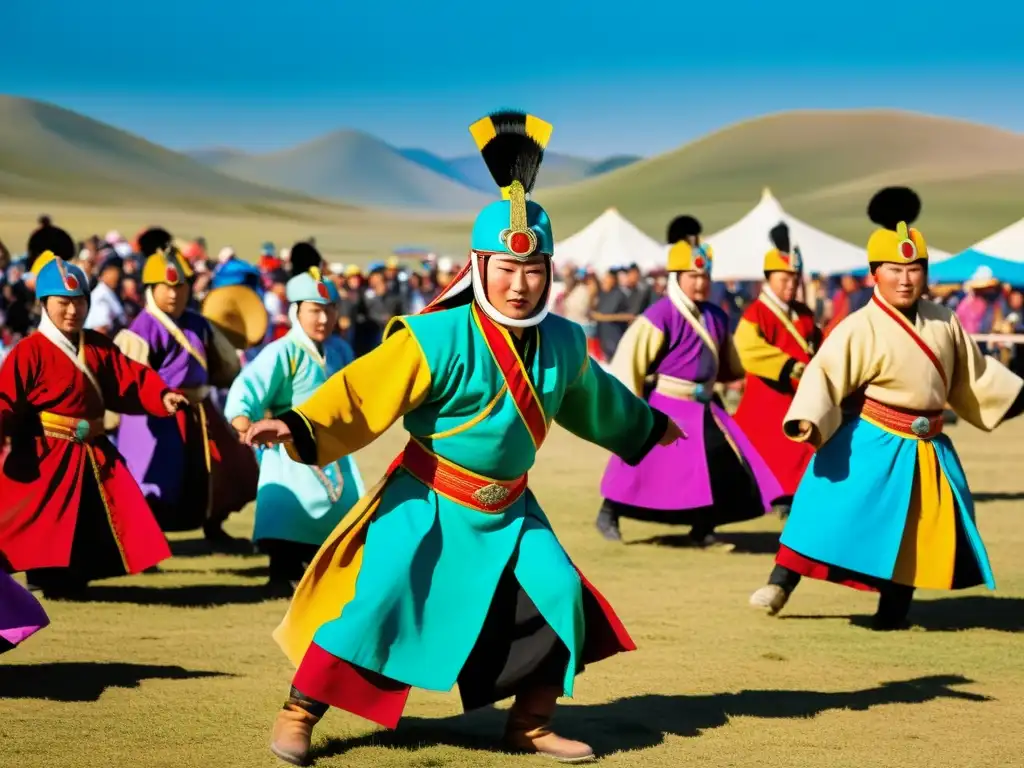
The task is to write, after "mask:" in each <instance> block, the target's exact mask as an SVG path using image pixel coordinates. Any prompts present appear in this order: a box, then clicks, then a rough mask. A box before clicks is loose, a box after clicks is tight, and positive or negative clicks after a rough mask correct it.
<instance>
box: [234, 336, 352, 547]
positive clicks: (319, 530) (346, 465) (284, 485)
mask: <svg viewBox="0 0 1024 768" xmlns="http://www.w3.org/2000/svg"><path fill="white" fill-rule="evenodd" d="M323 350H324V351H323V354H321V352H320V350H318V349H317V347H316V345H315V344H314V343H313V342H312V341H311V340H310V338H309V337H308V336H307V335H306V334H305V332H304V331H303V330H302V328H301V327H300V326H299V325H297V324H296V325H294V326H293V327H292V329H291V330H290V331H288V333H287V334H286V335H285V336H284V337H282V338H280V339H278V340H277V341H275V342H273V343H271V344H268V345H267V346H266V347H265V348H264V349H263V350H262V351H261V352H260V353H259V355H257V356H256V358H255V359H254V360H253V361H252V362H251V363H249V364H248V365H247V366H245V367H244V368H243V369H242V372H241V374H240V375H239V376H238V378H236V379H235V381H234V383H233V384H232V385H231V389H230V391H229V392H228V398H227V402H226V403H225V406H224V415H225V416H226V417H227V419H228V420H229V421H230V420H232V419H235V418H236V417H238V416H245V417H246V418H248V419H250V420H251V421H257V420H259V419H262V418H264V416H265V414H267V413H268V412H269V413H270V414H273V415H277V414H280V413H282V412H284V411H288V410H290V409H291V408H294V407H295V406H297V405H301V404H302V403H303V402H305V401H306V400H308V399H309V397H310V396H311V395H312V394H313V393H314V392H315V391H316V390H317V388H318V387H320V385H322V384H323V383H324V382H325V381H327V379H328V378H329V377H330V376H332V375H333V374H334V373H336V372H337V371H339V370H341V369H342V368H344V367H345V366H346V365H347V364H348V363H350V362H352V350H351V348H350V347H349V346H348V345H347V344H344V343H343V344H340V345H338V344H325V345H324V348H323ZM257 456H258V458H259V462H260V480H259V487H258V489H257V492H256V525H255V529H254V531H253V541H257V542H258V541H261V540H267V539H282V540H284V541H293V542H298V543H300V544H311V545H313V546H317V547H319V546H320V545H321V544H323V543H324V540H325V539H326V538H327V537H328V536H329V535H330V533H331V531H333V530H334V528H335V526H337V524H338V522H339V521H340V520H341V519H342V517H344V516H345V513H346V512H348V510H349V509H350V508H351V507H352V505H353V504H355V502H356V501H358V500H359V498H360V497H361V496H362V495H363V494H364V493H365V492H366V489H365V488H364V486H363V480H362V477H360V475H359V469H358V468H357V467H356V463H355V461H354V460H353V458H352V457H351V456H344V457H342V458H339V459H338V460H337V461H332V462H330V463H329V464H327V465H326V466H324V467H311V466H308V465H306V464H301V463H299V462H296V461H293V460H292V459H291V458H290V457H289V456H288V453H287V452H286V451H285V449H284V446H280V445H278V446H274V447H272V448H264V449H259V450H258V451H257Z"/></svg>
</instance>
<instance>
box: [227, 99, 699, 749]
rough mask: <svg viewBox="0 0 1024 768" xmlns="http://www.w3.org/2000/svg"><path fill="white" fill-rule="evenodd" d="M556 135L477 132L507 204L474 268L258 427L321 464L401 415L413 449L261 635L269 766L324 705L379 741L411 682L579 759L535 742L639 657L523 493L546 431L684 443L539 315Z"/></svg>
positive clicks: (541, 129)
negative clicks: (285, 682) (600, 680)
mask: <svg viewBox="0 0 1024 768" xmlns="http://www.w3.org/2000/svg"><path fill="white" fill-rule="evenodd" d="M550 130H551V126H549V125H547V124H546V123H544V122H543V121H540V120H538V119H537V118H534V117H532V116H527V115H523V114H520V113H500V114H497V115H492V116H491V117H489V118H485V119H484V120H482V121H479V122H478V123H477V124H475V125H474V126H473V128H471V131H472V133H473V135H474V138H476V140H477V142H478V146H480V147H481V149H482V152H483V154H484V159H485V161H486V162H487V165H488V167H489V168H490V169H491V172H492V174H494V175H495V180H496V181H498V183H499V186H501V187H502V188H503V191H504V192H505V193H506V194H505V196H506V198H507V199H506V200H502V201H498V202H495V203H493V204H491V205H490V206H488V207H487V208H485V209H484V210H483V211H482V212H481V214H480V215H479V217H478V218H477V222H476V225H475V227H474V231H473V235H472V242H471V247H472V253H471V256H470V260H469V263H468V264H467V265H466V267H465V268H464V269H463V270H462V272H461V274H460V275H459V276H458V277H457V278H456V279H455V280H454V281H453V282H452V283H451V284H450V286H449V287H448V288H447V289H446V291H445V292H444V293H442V294H441V296H440V297H439V298H438V299H437V300H435V302H434V303H432V304H431V305H430V306H428V307H427V308H426V309H425V310H424V312H423V313H421V314H419V315H416V316H413V317H406V318H401V319H399V320H398V321H395V322H393V323H392V324H391V326H390V327H389V328H388V329H387V331H386V332H385V340H384V342H383V343H382V345H381V346H380V347H378V348H377V349H376V350H374V351H372V352H370V353H369V354H367V355H365V356H363V357H361V358H359V359H357V360H356V361H355V362H353V363H352V364H351V365H349V366H348V367H346V368H345V369H344V370H342V371H341V372H339V373H338V374H336V375H335V376H333V377H332V378H331V379H330V381H328V382H327V383H326V384H325V385H324V386H323V387H322V388H321V389H320V391H318V392H317V393H316V394H315V395H314V396H313V397H312V398H311V399H310V400H309V401H307V402H306V403H304V404H302V405H300V406H298V407H297V408H295V409H293V410H292V411H290V412H288V413H285V414H282V415H281V416H280V417H279V418H278V419H274V420H267V421H264V422H260V423H258V424H254V425H253V426H252V427H251V428H250V430H249V431H248V432H247V434H246V436H245V438H244V439H245V440H246V441H247V442H250V443H253V444H260V443H276V442H286V444H287V447H288V451H289V455H291V456H292V457H293V458H298V459H300V460H302V461H304V462H306V463H309V464H324V463H326V462H329V461H332V460H334V459H335V458H337V457H339V456H343V455H347V454H351V453H352V452H353V451H356V450H358V449H360V448H361V447H363V446H365V445H367V444H368V443H370V442H371V441H373V440H374V439H376V438H377V437H379V436H380V435H381V434H383V433H384V432H385V431H386V430H388V429H389V428H390V427H391V426H392V424H394V423H395V422H396V421H397V420H398V419H403V423H404V426H405V428H406V429H407V430H408V432H409V433H410V436H411V437H410V440H409V442H408V444H407V445H406V448H405V450H404V451H403V453H402V454H401V455H400V456H399V457H398V458H397V459H396V460H395V461H394V462H393V463H392V465H391V468H390V469H389V470H388V472H387V473H386V475H385V477H384V478H383V479H382V480H381V481H380V482H379V483H378V484H377V485H376V486H375V487H374V488H373V489H371V490H370V491H368V493H367V495H366V496H365V497H364V498H363V499H362V500H361V501H360V502H359V503H358V504H357V505H356V506H355V507H354V508H353V509H352V511H351V512H350V514H349V515H348V516H347V517H346V519H345V520H343V521H342V523H341V524H340V525H339V526H338V529H337V530H336V531H335V532H334V533H333V534H332V535H331V537H330V539H329V540H328V541H327V542H326V543H325V544H324V547H323V548H322V549H321V550H320V552H319V553H318V555H317V557H316V559H315V560H314V562H313V563H312V564H311V566H310V568H309V569H308V570H307V572H306V575H305V576H304V577H303V580H302V582H301V583H300V584H299V587H298V589H297V590H296V593H295V597H294V598H293V600H292V604H291V607H290V608H289V611H288V614H287V615H286V617H285V619H284V621H283V622H282V624H281V627H279V629H278V631H277V632H276V633H275V638H276V639H277V641H278V642H279V643H280V645H281V646H282V648H283V649H284V650H285V652H286V653H287V654H288V656H289V658H291V659H292V661H293V662H295V663H296V664H298V665H299V669H298V672H297V674H296V676H295V678H294V680H293V687H292V691H291V695H290V697H289V700H288V701H287V702H286V704H285V707H284V708H283V709H282V710H281V712H280V713H279V714H278V718H277V721H276V723H275V728H274V734H273V737H272V742H271V744H272V745H271V749H272V750H273V751H274V752H275V754H277V755H278V756H279V757H281V758H282V759H284V760H287V761H289V762H292V763H296V764H303V763H304V762H305V761H306V760H308V757H309V744H310V737H311V733H312V728H313V725H314V724H315V723H316V722H317V721H318V720H319V718H320V716H321V715H322V714H323V712H324V711H325V710H326V707H327V705H333V706H337V707H339V708H343V709H346V710H348V711H350V712H353V713H355V714H358V715H360V716H362V717H365V718H368V719H370V720H373V721H374V722H377V723H380V724H382V725H385V726H387V727H394V726H395V725H396V724H397V723H398V720H399V719H400V717H401V715H402V711H403V709H404V706H405V702H406V699H407V697H408V694H409V690H410V688H412V687H419V688H425V689H429V690H437V691H446V690H449V689H451V688H452V687H453V686H454V685H455V684H456V683H457V684H458V686H459V693H460V695H461V698H462V702H463V706H464V707H465V708H466V709H473V708H476V707H480V706H484V705H487V704H490V703H492V702H495V701H498V700H501V699H504V698H506V697H511V696H514V697H515V703H514V704H513V706H512V709H511V711H510V715H509V720H508V724H507V726H506V733H505V737H506V745H507V746H508V747H511V748H513V749H516V750H524V751H529V752H540V753H543V754H546V755H548V756H550V757H554V758H556V759H559V760H563V761H567V762H579V761H582V760H587V759H592V758H593V755H594V753H593V750H592V749H591V748H590V747H589V746H588V745H586V744H584V743H582V742H577V741H571V740H569V739H565V738H562V737H561V736H559V735H557V734H555V733H553V732H552V731H551V730H550V728H549V727H548V723H549V720H550V717H551V715H552V713H553V711H554V708H555V704H556V701H557V699H558V697H559V696H561V695H567V696H571V695H572V694H573V690H574V681H575V678H576V675H577V674H578V673H579V672H580V671H581V669H582V668H583V665H584V664H590V663H593V662H596V661H599V660H601V659H603V658H606V657H608V656H611V655H612V654H615V653H618V652H620V651H629V650H633V648H634V647H635V646H634V644H633V642H632V640H631V639H630V638H629V635H628V633H627V632H626V630H625V629H624V627H623V626H622V623H621V622H620V621H619V620H618V618H617V617H616V616H615V613H614V611H613V610H612V609H611V607H610V606H609V605H608V603H607V602H606V601H605V600H604V598H603V597H601V595H600V593H598V592H597V590H595V589H594V588H593V587H592V586H591V585H590V583H589V582H588V581H587V580H586V578H584V577H583V576H582V574H581V573H580V571H579V570H578V568H577V567H576V566H575V565H574V564H573V562H572V560H571V559H570V557H569V555H568V554H567V553H566V552H565V550H564V549H563V547H562V545H561V543H560V542H559V540H558V538H557V536H556V535H555V533H554V531H553V530H552V526H551V523H550V521H549V520H548V518H547V516H546V515H545V513H544V512H543V510H542V509H541V507H540V504H539V503H538V501H537V499H536V498H535V497H534V495H533V494H532V493H531V492H530V491H529V489H528V488H527V477H526V473H527V472H528V471H529V469H530V468H531V467H532V466H533V465H534V463H535V461H536V459H537V453H538V450H539V449H540V447H541V445H542V443H543V442H544V439H545V438H546V437H547V435H548V434H549V432H550V429H551V428H552V422H557V423H558V424H559V425H561V426H562V427H563V428H565V429H566V430H568V431H569V432H571V433H573V434H575V435H577V436H578V437H581V438H582V439H584V440H588V441H590V442H594V443H596V444H598V445H600V446H602V447H604V448H606V449H608V450H610V451H612V452H614V453H616V454H617V455H619V456H621V457H622V458H623V459H624V460H626V461H628V462H638V461H640V460H641V459H642V458H643V456H645V455H646V454H647V453H648V452H649V451H650V450H651V449H652V448H653V447H654V446H655V445H656V444H659V443H661V444H667V443H670V442H672V441H673V440H675V439H677V438H678V437H679V436H680V432H679V430H678V428H677V427H676V426H675V425H674V424H672V423H671V422H670V421H669V420H668V419H667V417H665V416H664V415H663V414H660V413H658V412H656V411H654V410H653V409H651V407H650V406H649V405H648V404H647V403H646V402H645V401H644V400H642V399H641V398H639V397H636V396H635V395H634V394H633V393H632V392H630V391H629V390H628V389H627V388H626V387H624V386H623V385H622V384H621V383H619V381H618V380H616V379H615V378H614V377H612V376H611V375H610V374H607V373H605V372H604V371H603V370H602V369H601V367H600V366H598V365H596V364H594V363H593V362H592V361H591V359H590V358H589V356H588V354H587V341H586V336H585V334H584V332H583V329H582V328H581V327H580V326H578V325H576V324H575V323H573V322H571V321H568V320H565V319H564V318H560V317H557V316H553V315H549V314H548V310H547V306H548V305H547V301H546V299H547V295H548V293H549V290H550V285H551V254H552V253H553V244H554V238H553V236H552V233H551V224H550V221H549V220H548V216H547V213H546V212H545V211H544V209H543V208H541V206H540V205H538V204H537V203H535V202H533V201H527V200H526V199H525V198H526V193H527V192H528V191H529V189H530V187H531V186H532V184H533V181H534V180H535V178H536V170H537V166H538V165H539V160H540V155H541V154H542V152H543V150H542V146H543V144H544V143H546V141H547V136H548V135H549V134H550Z"/></svg>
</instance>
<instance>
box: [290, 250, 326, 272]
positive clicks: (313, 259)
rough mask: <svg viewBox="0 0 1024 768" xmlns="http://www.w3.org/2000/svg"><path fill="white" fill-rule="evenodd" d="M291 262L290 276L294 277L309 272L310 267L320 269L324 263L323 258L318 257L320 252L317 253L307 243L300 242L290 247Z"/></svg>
mask: <svg viewBox="0 0 1024 768" xmlns="http://www.w3.org/2000/svg"><path fill="white" fill-rule="evenodd" d="M291 262H292V274H291V276H292V277H295V276H296V275H301V274H303V273H305V272H309V270H310V268H312V267H316V268H317V269H320V268H321V265H322V264H323V263H324V259H323V256H321V255H320V251H318V250H317V249H316V248H315V247H314V246H313V245H311V244H310V243H309V242H301V243H296V244H295V245H293V246H292V250H291Z"/></svg>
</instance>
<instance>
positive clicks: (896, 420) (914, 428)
mask: <svg viewBox="0 0 1024 768" xmlns="http://www.w3.org/2000/svg"><path fill="white" fill-rule="evenodd" d="M860 416H861V418H863V419H865V420H866V421H869V422H871V423H873V424H875V425H877V426H879V427H882V428H883V429H887V430H889V431H890V432H895V433H896V434H898V435H900V436H902V437H910V438H916V439H918V440H930V439H931V438H933V437H935V436H936V435H938V434H940V433H941V432H942V411H911V410H908V409H905V408H894V407H893V406H891V405H886V404H885V403H880V402H878V401H877V400H872V399H870V398H865V399H864V405H862V406H861V409H860Z"/></svg>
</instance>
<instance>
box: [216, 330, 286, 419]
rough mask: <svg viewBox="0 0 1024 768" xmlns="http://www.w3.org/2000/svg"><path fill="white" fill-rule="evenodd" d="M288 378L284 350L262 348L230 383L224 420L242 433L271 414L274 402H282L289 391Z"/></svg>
mask: <svg viewBox="0 0 1024 768" xmlns="http://www.w3.org/2000/svg"><path fill="white" fill-rule="evenodd" d="M291 375H292V371H291V370H290V365H289V357H288V354H287V347H285V346H282V345H280V344H278V345H277V346H271V347H267V348H265V349H263V350H262V351H261V352H260V353H259V354H258V355H256V358H255V359H254V360H253V361H252V362H251V363H249V365H247V366H245V368H243V369H242V370H241V372H240V373H239V374H238V377H237V378H236V379H235V380H234V382H233V383H232V384H231V389H230V390H228V399H227V402H225V403H224V418H226V419H227V420H228V422H229V423H230V424H232V426H234V427H235V428H236V429H238V430H239V431H243V432H244V431H245V430H246V429H248V428H249V426H250V424H251V423H252V422H254V421H259V420H260V419H262V418H263V417H264V415H265V414H266V412H267V411H268V410H270V411H273V410H274V405H275V404H276V403H280V402H281V401H283V400H285V399H286V398H285V397H284V396H283V395H284V394H286V393H287V392H288V391H289V390H288V389H287V387H288V386H289V382H290V377H291ZM286 405H291V403H287V404H286Z"/></svg>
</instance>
